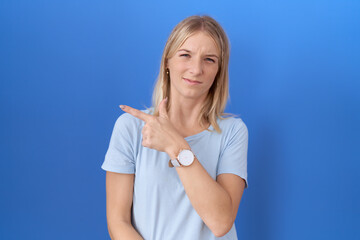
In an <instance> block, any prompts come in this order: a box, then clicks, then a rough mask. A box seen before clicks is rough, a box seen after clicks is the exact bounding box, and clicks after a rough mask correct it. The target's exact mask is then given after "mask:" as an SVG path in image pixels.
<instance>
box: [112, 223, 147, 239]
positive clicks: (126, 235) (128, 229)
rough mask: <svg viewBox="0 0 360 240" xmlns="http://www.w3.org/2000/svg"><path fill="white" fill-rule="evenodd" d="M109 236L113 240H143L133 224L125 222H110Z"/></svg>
mask: <svg viewBox="0 0 360 240" xmlns="http://www.w3.org/2000/svg"><path fill="white" fill-rule="evenodd" d="M108 229H109V235H110V238H111V239H112V240H121V239H129V240H138V239H139V240H140V239H141V240H142V239H143V238H142V237H141V236H140V234H139V233H138V232H137V231H136V230H135V228H134V227H133V226H132V225H131V223H128V222H125V221H119V220H117V221H108Z"/></svg>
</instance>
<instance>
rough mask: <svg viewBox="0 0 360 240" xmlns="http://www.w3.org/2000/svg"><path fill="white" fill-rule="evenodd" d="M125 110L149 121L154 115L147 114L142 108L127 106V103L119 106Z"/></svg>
mask: <svg viewBox="0 0 360 240" xmlns="http://www.w3.org/2000/svg"><path fill="white" fill-rule="evenodd" d="M119 107H120V108H121V109H122V110H123V111H124V112H127V113H129V114H131V115H133V116H134V117H136V118H138V119H140V120H143V121H144V122H147V121H148V120H149V119H150V118H151V117H152V116H151V115H149V114H146V113H144V112H142V111H140V110H137V109H135V108H132V107H129V106H126V105H120V106H119Z"/></svg>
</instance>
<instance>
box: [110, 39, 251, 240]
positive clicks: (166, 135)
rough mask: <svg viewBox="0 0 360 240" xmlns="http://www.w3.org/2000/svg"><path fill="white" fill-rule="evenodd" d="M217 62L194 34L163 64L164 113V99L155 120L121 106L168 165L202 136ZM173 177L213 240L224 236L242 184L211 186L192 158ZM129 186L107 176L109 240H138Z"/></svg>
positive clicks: (124, 177) (233, 179)
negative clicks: (167, 86)
mask: <svg viewBox="0 0 360 240" xmlns="http://www.w3.org/2000/svg"><path fill="white" fill-rule="evenodd" d="M218 61H219V50H218V48H217V46H216V44H215V42H214V40H213V39H212V38H211V37H210V36H209V35H208V34H206V33H204V32H198V33H195V34H193V35H191V36H190V37H189V38H188V39H187V40H186V41H185V42H184V44H183V45H182V46H181V47H180V49H179V50H178V51H177V52H176V53H175V55H174V56H172V57H171V58H169V60H168V63H167V64H168V65H167V68H168V69H169V72H170V79H171V90H170V92H171V97H170V99H171V108H170V110H169V112H167V111H166V105H167V104H168V103H167V99H164V100H163V101H161V103H160V105H159V116H152V115H149V114H145V113H144V112H141V111H139V110H137V109H134V108H131V107H129V106H124V105H121V108H122V110H123V111H125V112H127V113H130V114H131V115H133V116H135V117H137V118H139V119H141V120H142V121H144V122H145V125H144V127H143V129H142V134H143V141H142V145H143V146H144V147H148V148H152V149H156V150H158V151H162V152H166V153H167V154H168V155H169V157H170V158H172V159H173V158H175V157H176V156H177V154H178V153H179V151H180V149H191V148H190V146H189V144H188V143H187V142H186V140H185V139H184V138H185V137H187V136H190V135H194V134H196V133H199V132H201V131H203V130H204V129H203V128H202V127H201V126H200V124H199V122H198V120H197V119H198V114H199V112H200V109H201V106H202V105H203V103H204V100H205V98H206V95H207V93H208V91H209V89H210V87H211V85H212V84H213V82H214V79H215V76H216V73H217V71H218V63H219V62H218ZM206 126H209V123H207V125H206ZM205 161H206V159H205ZM176 171H177V173H178V175H179V178H180V180H181V182H182V184H183V186H184V189H185V192H186V194H187V196H188V198H189V200H190V202H191V204H192V206H193V207H194V209H195V210H196V212H197V213H198V214H199V216H200V217H201V219H202V220H203V221H204V223H205V224H206V225H207V226H208V227H209V229H210V230H211V231H212V232H213V233H214V235H215V236H217V237H220V236H223V235H225V234H226V233H227V232H228V231H229V230H230V229H231V227H232V225H233V223H234V221H235V218H236V214H237V210H238V207H239V204H240V200H241V197H242V194H243V190H244V187H245V181H244V180H243V179H242V178H240V177H239V176H236V175H233V174H221V175H218V176H217V179H216V180H214V179H213V178H212V177H211V176H210V175H209V174H208V173H207V171H206V170H205V169H204V168H203V166H202V165H201V164H200V162H199V161H198V160H197V159H196V158H195V161H194V162H193V164H191V165H190V166H188V167H180V168H176ZM133 181H134V175H133V174H119V173H112V172H107V178H106V184H107V185H106V192H107V218H108V226H109V233H110V236H111V238H112V239H142V238H141V236H140V235H139V234H138V233H137V232H136V231H135V229H134V228H133V227H132V225H131V204H132V195H133Z"/></svg>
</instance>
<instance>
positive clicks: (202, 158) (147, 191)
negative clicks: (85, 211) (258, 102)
mask: <svg viewBox="0 0 360 240" xmlns="http://www.w3.org/2000/svg"><path fill="white" fill-rule="evenodd" d="M143 112H145V113H150V110H143ZM218 124H219V126H220V128H221V130H222V132H221V134H219V133H217V132H216V131H215V130H214V128H213V126H210V127H209V130H212V131H208V130H204V131H202V132H200V133H198V134H196V135H193V136H189V137H186V138H185V140H186V141H187V142H188V143H189V145H190V147H191V149H192V151H193V152H194V154H195V155H196V157H197V159H198V160H199V162H200V163H201V165H202V166H203V167H204V168H205V169H206V171H207V172H208V173H209V175H210V176H211V177H212V178H213V179H215V180H216V176H217V175H219V174H222V173H232V174H235V175H238V176H240V177H241V178H243V179H244V180H245V182H246V187H247V186H248V185H247V148H248V130H247V127H246V125H245V124H244V122H243V121H242V120H241V119H240V118H234V117H230V118H226V119H224V120H220V119H218ZM143 126H144V122H143V121H141V120H139V119H137V118H135V117H133V116H132V115H130V114H128V113H124V114H122V115H121V116H120V117H119V118H118V119H117V121H116V123H115V126H114V129H113V133H112V136H111V139H110V144H109V148H108V150H107V153H106V156H105V161H104V163H103V164H102V166H101V167H102V169H104V170H106V171H110V172H117V173H127V174H135V181H134V193H133V206H132V224H133V226H134V228H135V229H136V230H137V231H138V232H139V233H140V235H141V236H142V237H143V238H144V239H146V240H168V239H169V240H177V239H179V240H184V239H186V240H192V239H194V240H211V239H231V240H233V239H237V235H236V229H235V224H234V225H233V226H232V228H231V230H230V231H229V232H228V233H227V234H226V235H225V236H223V237H220V238H217V237H215V235H214V234H213V233H212V232H211V230H210V229H209V228H208V227H207V226H206V225H205V223H204V222H203V220H202V219H201V218H200V216H199V215H198V214H197V212H196V211H195V209H194V208H193V206H192V205H191V202H190V200H189V198H188V197H187V195H186V193H185V190H184V187H183V185H182V183H181V181H180V178H179V176H178V174H177V172H176V169H175V168H169V165H168V162H169V156H168V155H167V154H166V153H164V152H160V151H157V150H154V149H150V148H146V147H143V146H142V145H141V142H142V134H141V130H142V127H143Z"/></svg>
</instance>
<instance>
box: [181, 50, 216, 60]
mask: <svg viewBox="0 0 360 240" xmlns="http://www.w3.org/2000/svg"><path fill="white" fill-rule="evenodd" d="M180 51H185V52H188V53H191V51H190V50H187V49H184V48H182V49H179V50H178V52H180ZM205 56H206V57H216V58H217V59H219V57H218V56H217V55H216V54H206V55H205Z"/></svg>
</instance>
